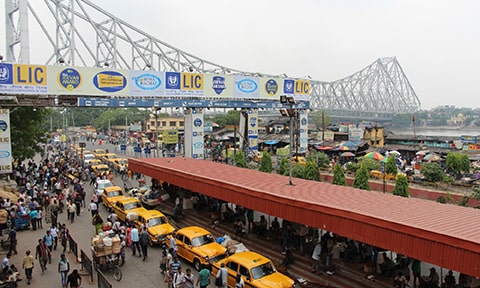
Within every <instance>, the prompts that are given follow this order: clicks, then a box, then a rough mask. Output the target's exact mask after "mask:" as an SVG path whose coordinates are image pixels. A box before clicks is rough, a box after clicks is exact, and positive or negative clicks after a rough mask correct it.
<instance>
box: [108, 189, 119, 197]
mask: <svg viewBox="0 0 480 288" xmlns="http://www.w3.org/2000/svg"><path fill="white" fill-rule="evenodd" d="M121 195H122V191H120V190H113V191H109V192H107V196H108V197H115V196H121Z"/></svg>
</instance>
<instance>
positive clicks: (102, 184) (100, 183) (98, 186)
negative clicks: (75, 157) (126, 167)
mask: <svg viewBox="0 0 480 288" xmlns="http://www.w3.org/2000/svg"><path fill="white" fill-rule="evenodd" d="M112 186H113V184H112V182H110V180H107V179H99V180H97V182H96V183H95V193H97V196H98V199H99V201H101V197H102V193H103V190H105V188H107V187H112Z"/></svg>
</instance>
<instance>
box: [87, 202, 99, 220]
mask: <svg viewBox="0 0 480 288" xmlns="http://www.w3.org/2000/svg"><path fill="white" fill-rule="evenodd" d="M88 211H90V213H92V217H93V216H95V214H97V213H98V206H97V203H95V201H93V199H92V200H90V204H89V205H88Z"/></svg>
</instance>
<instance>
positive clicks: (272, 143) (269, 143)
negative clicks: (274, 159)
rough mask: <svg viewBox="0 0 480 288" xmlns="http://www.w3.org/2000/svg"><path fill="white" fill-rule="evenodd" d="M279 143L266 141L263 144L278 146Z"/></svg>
mask: <svg viewBox="0 0 480 288" xmlns="http://www.w3.org/2000/svg"><path fill="white" fill-rule="evenodd" d="M277 143H278V141H277V140H270V141H265V142H263V144H266V145H275V144H277Z"/></svg>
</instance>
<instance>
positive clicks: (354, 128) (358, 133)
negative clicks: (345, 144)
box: [348, 124, 363, 140]
mask: <svg viewBox="0 0 480 288" xmlns="http://www.w3.org/2000/svg"><path fill="white" fill-rule="evenodd" d="M362 139H363V129H362V128H360V127H359V126H358V125H353V124H350V125H348V140H362Z"/></svg>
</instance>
